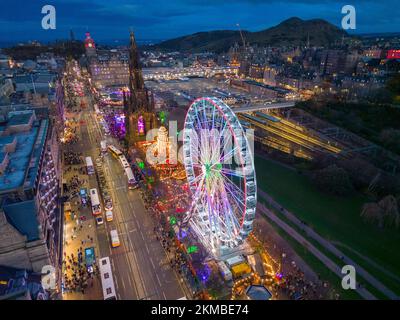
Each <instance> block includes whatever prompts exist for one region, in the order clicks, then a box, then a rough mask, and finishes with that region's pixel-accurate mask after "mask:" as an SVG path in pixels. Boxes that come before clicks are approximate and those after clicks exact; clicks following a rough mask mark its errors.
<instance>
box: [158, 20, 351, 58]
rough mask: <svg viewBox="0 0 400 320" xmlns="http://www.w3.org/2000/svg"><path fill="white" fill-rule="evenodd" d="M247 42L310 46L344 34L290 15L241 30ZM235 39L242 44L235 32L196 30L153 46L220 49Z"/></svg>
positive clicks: (317, 21) (198, 50)
mask: <svg viewBox="0 0 400 320" xmlns="http://www.w3.org/2000/svg"><path fill="white" fill-rule="evenodd" d="M243 35H244V37H245V40H246V42H247V43H250V44H259V45H272V46H282V45H293V46H297V45H305V44H306V43H307V38H308V37H309V40H310V44H311V45H313V46H324V45H328V44H330V43H333V42H334V41H336V40H339V39H341V38H342V37H343V35H344V36H348V34H347V33H346V32H345V31H344V30H342V29H339V28H338V27H336V26H334V25H333V24H331V23H329V22H327V21H325V20H321V19H313V20H302V19H300V18H290V19H288V20H285V21H283V22H281V23H280V24H278V25H277V26H275V27H272V28H269V29H265V30H262V31H258V32H250V31H243ZM235 42H237V43H238V44H240V45H241V44H242V40H241V37H240V33H239V31H233V30H217V31H209V32H198V33H194V34H191V35H187V36H183V37H179V38H175V39H171V40H166V41H163V42H161V43H159V44H157V45H155V46H153V48H157V49H161V50H167V51H171V50H172V51H174V50H177V51H192V52H202V51H203V52H204V51H213V52H217V53H219V52H224V51H227V50H228V49H229V48H230V47H231V46H232V45H233V44H234V43H235Z"/></svg>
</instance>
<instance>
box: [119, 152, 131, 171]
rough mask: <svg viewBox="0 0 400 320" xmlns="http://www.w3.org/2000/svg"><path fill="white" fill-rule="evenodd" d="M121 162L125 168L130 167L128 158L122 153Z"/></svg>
mask: <svg viewBox="0 0 400 320" xmlns="http://www.w3.org/2000/svg"><path fill="white" fill-rule="evenodd" d="M119 162H120V163H121V165H122V168H124V169H125V168H130V166H129V162H128V160H126V158H125V156H124V155H120V156H119Z"/></svg>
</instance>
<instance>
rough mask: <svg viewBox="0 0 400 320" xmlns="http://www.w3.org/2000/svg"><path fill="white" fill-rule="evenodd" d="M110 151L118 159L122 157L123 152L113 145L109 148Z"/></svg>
mask: <svg viewBox="0 0 400 320" xmlns="http://www.w3.org/2000/svg"><path fill="white" fill-rule="evenodd" d="M108 151H110V153H111V154H112V155H113V156H114V157H116V158H118V157H119V156H122V152H121V151H120V150H118V149H117V148H116V147H114V146H113V145H111V144H110V145H109V146H108Z"/></svg>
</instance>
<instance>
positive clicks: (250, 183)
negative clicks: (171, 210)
mask: <svg viewBox="0 0 400 320" xmlns="http://www.w3.org/2000/svg"><path fill="white" fill-rule="evenodd" d="M183 162H184V165H185V170H186V175H187V180H188V185H189V188H190V191H191V194H192V200H193V204H192V208H191V210H190V212H189V213H188V219H190V220H189V221H190V222H189V223H190V225H191V226H192V229H193V230H194V231H195V232H196V234H197V235H198V236H199V238H200V240H201V241H202V243H203V244H204V245H205V246H206V247H207V248H208V249H209V250H211V251H212V252H213V253H214V254H216V253H217V254H218V253H219V252H221V251H220V250H221V249H223V248H234V247H237V246H239V245H240V244H242V243H243V240H244V239H245V238H246V237H247V236H248V234H249V233H250V231H251V230H252V225H253V220H254V216H255V211H256V203H257V199H256V197H257V194H256V193H257V191H256V176H255V172H254V161H253V154H252V150H251V149H250V144H249V140H248V139H247V137H246V133H245V132H244V130H243V128H242V126H241V124H240V122H239V120H238V118H237V117H236V116H235V114H234V113H233V112H232V110H231V109H230V108H229V107H228V106H227V105H226V104H225V103H224V102H222V101H221V100H220V99H217V98H199V99H197V100H195V101H194V102H193V103H192V104H191V106H190V108H189V110H188V112H187V115H186V120H185V126H184V137H183Z"/></svg>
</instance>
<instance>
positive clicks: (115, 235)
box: [110, 229, 121, 248]
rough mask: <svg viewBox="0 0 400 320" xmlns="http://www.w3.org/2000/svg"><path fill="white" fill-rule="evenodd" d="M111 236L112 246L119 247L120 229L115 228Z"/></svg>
mask: <svg viewBox="0 0 400 320" xmlns="http://www.w3.org/2000/svg"><path fill="white" fill-rule="evenodd" d="M110 236H111V246H112V247H113V248H116V247H119V246H120V244H121V243H120V242H119V237H118V231H117V230H115V229H114V230H111V231H110Z"/></svg>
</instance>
